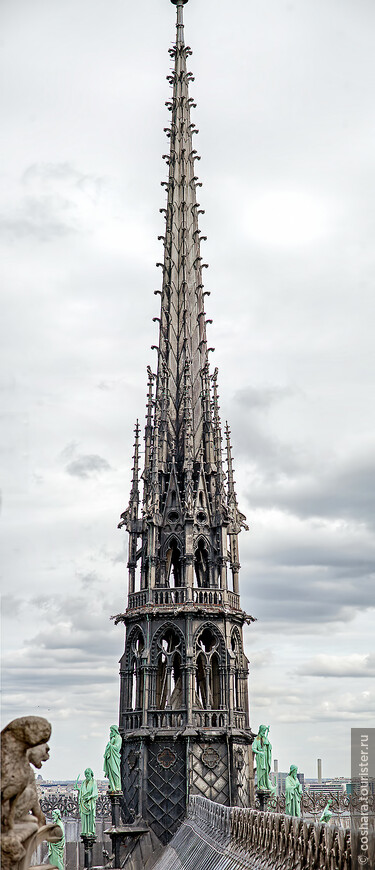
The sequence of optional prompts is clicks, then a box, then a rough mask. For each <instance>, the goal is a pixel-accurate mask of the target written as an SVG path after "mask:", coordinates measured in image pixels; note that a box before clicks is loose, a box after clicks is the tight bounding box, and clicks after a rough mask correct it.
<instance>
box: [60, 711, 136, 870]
mask: <svg viewBox="0 0 375 870" xmlns="http://www.w3.org/2000/svg"><path fill="white" fill-rule="evenodd" d="M121 743H122V738H121V735H120V732H119V730H118V727H117V725H111V728H110V735H109V741H108V743H107V746H106V748H105V752H104V764H103V770H104V775H105V776H106V777H107V779H108V781H109V793H110V794H111V793H116V792H117V793H118V792H121V774H120V760H121ZM78 780H79V776H77V779H76V782H75V785H74V787H73V791H78V809H79V815H80V818H81V827H82V834H83V836H87V837H95V817H96V801H97V799H98V786H97V784H96V781H95V779H94V771H93V770H91V767H87V768H86V770H85V778H84V780H83V782H82V783H81V785H80V786H78ZM52 820H53V822H54V823H55V824H56V825H59V826H60V828H61V830H62V838H61V840H59V841H58V843H49V844H48V858H49V860H50V862H51V864H52V865H53V866H55V867H57V868H58V870H64V847H65V833H64V825H63V823H62V819H61V813H60V810H53V812H52Z"/></svg>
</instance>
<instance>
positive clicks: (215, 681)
mask: <svg viewBox="0 0 375 870" xmlns="http://www.w3.org/2000/svg"><path fill="white" fill-rule="evenodd" d="M221 705H222V695H221V680H220V654H219V641H218V638H217V637H215V635H214V634H213V632H212V631H211V630H210V629H209V628H205V629H203V631H202V633H201V634H200V635H199V638H198V641H197V645H196V669H195V706H196V707H199V708H201V709H202V708H203V709H205V710H209V709H213V710H219V709H220V707H221Z"/></svg>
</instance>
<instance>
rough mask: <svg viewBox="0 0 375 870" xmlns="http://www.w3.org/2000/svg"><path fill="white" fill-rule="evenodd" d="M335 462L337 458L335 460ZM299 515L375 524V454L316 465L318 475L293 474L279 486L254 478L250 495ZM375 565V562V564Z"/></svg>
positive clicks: (258, 501)
mask: <svg viewBox="0 0 375 870" xmlns="http://www.w3.org/2000/svg"><path fill="white" fill-rule="evenodd" d="M333 463H334V460H333ZM250 498H251V500H252V502H253V503H255V504H257V505H259V506H267V507H272V508H273V507H275V508H279V509H281V510H286V511H289V512H291V513H294V514H295V515H296V516H299V517H329V518H335V517H336V518H342V519H347V520H354V521H355V522H361V523H366V524H367V525H369V526H371V527H373V526H374V522H375V456H372V455H369V456H354V457H347V458H346V459H345V460H344V461H336V463H334V464H333V467H332V463H331V464H330V466H329V467H328V468H327V467H325V465H324V464H323V465H322V466H321V467H320V468H317V467H316V466H315V467H314V476H307V475H306V474H305V475H304V476H299V477H298V478H296V477H293V476H292V475H290V476H289V479H287V480H285V478H284V479H283V480H280V481H279V482H278V485H277V486H272V488H271V487H270V486H269V485H268V482H267V480H266V478H264V481H263V483H262V482H261V483H260V484H259V483H257V481H255V482H254V486H253V487H252V490H251V494H250V493H249V499H250ZM374 568H375V565H374Z"/></svg>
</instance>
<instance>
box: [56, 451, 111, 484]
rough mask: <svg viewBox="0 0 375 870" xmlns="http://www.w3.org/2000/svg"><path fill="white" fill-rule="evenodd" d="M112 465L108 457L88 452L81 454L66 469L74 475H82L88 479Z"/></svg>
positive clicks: (107, 469)
mask: <svg viewBox="0 0 375 870" xmlns="http://www.w3.org/2000/svg"><path fill="white" fill-rule="evenodd" d="M110 468H111V466H110V465H109V463H108V462H107V460H106V459H103V457H102V456H98V455H97V454H94V453H93V454H88V455H86V456H79V457H78V458H77V459H74V460H73V461H72V462H69V464H68V465H67V466H66V468H65V471H66V472H67V473H68V474H70V475H72V477H81V478H82V479H86V478H88V477H92V476H93V475H95V474H101V473H102V472H103V471H109V470H110Z"/></svg>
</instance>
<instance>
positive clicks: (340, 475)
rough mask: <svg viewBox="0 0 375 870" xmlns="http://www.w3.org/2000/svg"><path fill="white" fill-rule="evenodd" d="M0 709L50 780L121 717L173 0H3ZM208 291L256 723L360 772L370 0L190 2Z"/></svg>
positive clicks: (371, 552) (156, 280)
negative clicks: (29, 728) (41, 735)
mask: <svg viewBox="0 0 375 870" xmlns="http://www.w3.org/2000/svg"><path fill="white" fill-rule="evenodd" d="M1 19H2V20H1V30H2V47H1V66H2V69H1V75H0V79H1V116H2V119H3V131H5V139H4V140H3V148H2V152H3V154H2V168H1V174H0V180H1V186H2V196H1V214H0V223H1V257H0V262H1V272H2V273H3V275H2V287H3V289H2V315H1V320H0V347H1V353H2V354H4V362H3V363H2V365H1V396H2V410H1V439H2V447H1V457H2V461H3V462H2V464H3V473H2V552H3V587H4V595H3V604H2V623H3V643H4V658H3V690H4V698H3V709H2V713H3V722H4V723H5V722H7V721H9V720H10V719H12V718H14V717H16V716H20V715H25V714H27V713H32V714H40V715H43V716H46V717H47V718H48V719H49V720H50V721H51V722H52V727H53V733H52V739H51V760H50V761H49V762H48V765H45V766H44V768H43V774H44V776H45V777H46V778H75V777H76V776H77V775H78V773H81V774H82V773H83V770H84V768H85V767H87V766H91V767H92V768H93V769H94V771H95V774H96V775H97V776H99V777H100V776H102V755H103V751H104V747H105V744H106V742H107V738H108V728H109V725H111V724H112V723H116V722H117V720H118V659H119V658H120V655H121V654H122V651H123V643H124V637H123V628H122V627H121V626H119V627H117V628H116V627H115V626H114V625H113V623H112V622H110V621H109V617H110V615H111V614H113V613H117V612H118V611H120V610H123V609H124V607H125V601H126V591H127V576H126V559H127V541H126V540H125V539H126V535H125V534H124V531H123V530H122V531H118V530H117V528H116V526H117V522H118V518H119V514H120V513H121V511H122V510H124V508H125V507H126V505H127V503H128V496H129V482H130V468H131V455H132V444H133V426H134V421H135V419H136V417H137V416H138V417H139V418H140V421H141V424H142V425H143V420H144V413H145V397H146V365H147V364H151V365H153V366H155V355H154V354H155V352H154V351H151V349H150V346H151V345H152V344H154V343H155V340H156V339H157V329H156V326H157V324H154V323H153V322H152V317H153V316H156V315H157V314H158V310H157V305H158V297H155V296H154V295H153V291H154V289H158V288H159V287H160V270H157V269H156V268H155V263H156V262H157V261H158V260H160V258H161V254H162V248H161V243H160V242H158V241H157V236H158V234H159V235H160V234H161V233H162V231H163V219H162V216H161V215H160V214H159V208H160V207H162V206H163V205H164V200H165V193H164V190H163V188H161V187H160V181H162V180H164V179H165V177H166V167H165V164H164V162H163V161H162V159H161V155H162V154H163V153H166V151H167V150H168V140H167V139H166V138H165V134H164V133H163V127H165V126H167V123H168V120H169V114H168V112H167V109H166V108H165V106H164V101H165V100H167V99H168V98H169V97H170V88H169V85H168V83H167V82H166V80H165V76H166V75H167V74H168V73H169V71H170V66H171V61H170V58H169V56H168V51H167V50H168V47H169V46H170V45H171V43H172V42H173V40H174V33H175V9H174V7H172V5H171V4H170V3H169V2H168V0H144V2H142V3H140V2H137V3H134V2H130V0H111V2H108V0H64V2H61V0H33V2H30V0H3V2H2V8H1ZM185 25H186V26H185V33H186V41H187V43H188V44H190V45H191V46H192V48H193V51H194V54H193V57H192V58H191V60H190V68H191V69H192V71H193V72H194V74H195V77H196V80H195V82H194V83H193V84H192V86H191V95H192V96H193V97H194V98H195V99H196V101H197V104H198V105H197V109H196V110H195V112H194V118H193V120H194V121H195V122H196V124H197V126H198V128H199V129H200V135H199V136H197V137H196V142H197V145H196V147H197V148H198V150H199V153H200V154H201V155H202V160H201V163H200V164H199V174H200V178H201V180H202V181H203V188H202V190H201V191H200V194H199V199H200V203H201V206H202V207H203V208H204V209H205V214H204V215H203V216H202V217H201V229H202V232H203V233H204V234H205V235H207V236H208V240H207V242H205V243H204V244H205V248H204V250H203V254H204V257H205V259H207V261H208V262H209V264H210V269H209V270H208V273H207V278H206V289H209V290H211V296H210V297H209V298H208V299H207V300H206V301H207V304H206V309H207V314H208V316H209V317H212V318H213V321H214V322H213V325H212V326H211V327H210V333H209V340H210V344H212V345H214V346H215V348H216V352H215V354H213V355H212V362H214V364H215V365H218V366H219V378H220V381H219V384H220V397H221V410H222V414H223V418H224V419H225V418H228V420H229V422H230V425H231V428H232V439H233V444H234V460H235V469H236V480H237V485H238V491H239V502H240V508H241V510H242V511H243V512H244V513H246V515H247V518H248V521H249V523H250V531H249V532H243V533H242V535H241V539H240V555H241V564H242V570H241V594H242V604H243V606H244V607H245V608H246V609H247V611H248V612H249V613H251V614H253V615H254V616H255V617H256V618H257V622H256V623H255V624H254V625H252V626H251V627H249V628H247V629H246V632H245V636H246V648H247V654H248V656H249V659H250V662H251V665H250V667H251V675H250V704H251V725H252V728H253V729H254V730H257V728H258V726H259V724H260V723H265V724H267V725H270V738H271V741H272V743H273V747H274V757H276V758H278V760H279V768H280V770H286V769H289V765H290V764H291V763H292V762H293V763H295V764H297V765H298V767H299V770H301V771H303V772H304V773H305V775H306V776H315V775H316V758H317V757H318V756H319V757H321V758H322V759H323V775H324V776H340V775H346V776H348V775H350V728H351V726H359V725H362V724H363V725H369V724H373V716H374V707H375V703H374V690H373V685H372V682H373V681H372V680H371V679H370V678H371V677H373V676H374V673H375V654H374V645H373V635H374V627H373V626H374V622H373V607H374V598H375V594H374V588H375V587H374V572H375V539H374V525H375V519H374V517H375V512H374V507H375V496H374V491H375V486H374V485H375V442H374V428H375V407H374V400H373V395H374V364H373V358H374V321H375V310H374V309H375V303H374V290H373V273H374V231H375V208H374V182H375V168H374V153H375V141H374V140H375V117H374V97H375V93H374V92H375V54H374V28H375V6H374V3H373V0H360V2H358V0H294V2H293V0H267V2H266V3H265V2H263V0H232V2H231V3H224V2H222V3H218V2H217V0H190V2H189V3H188V5H187V6H186V7H185Z"/></svg>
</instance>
